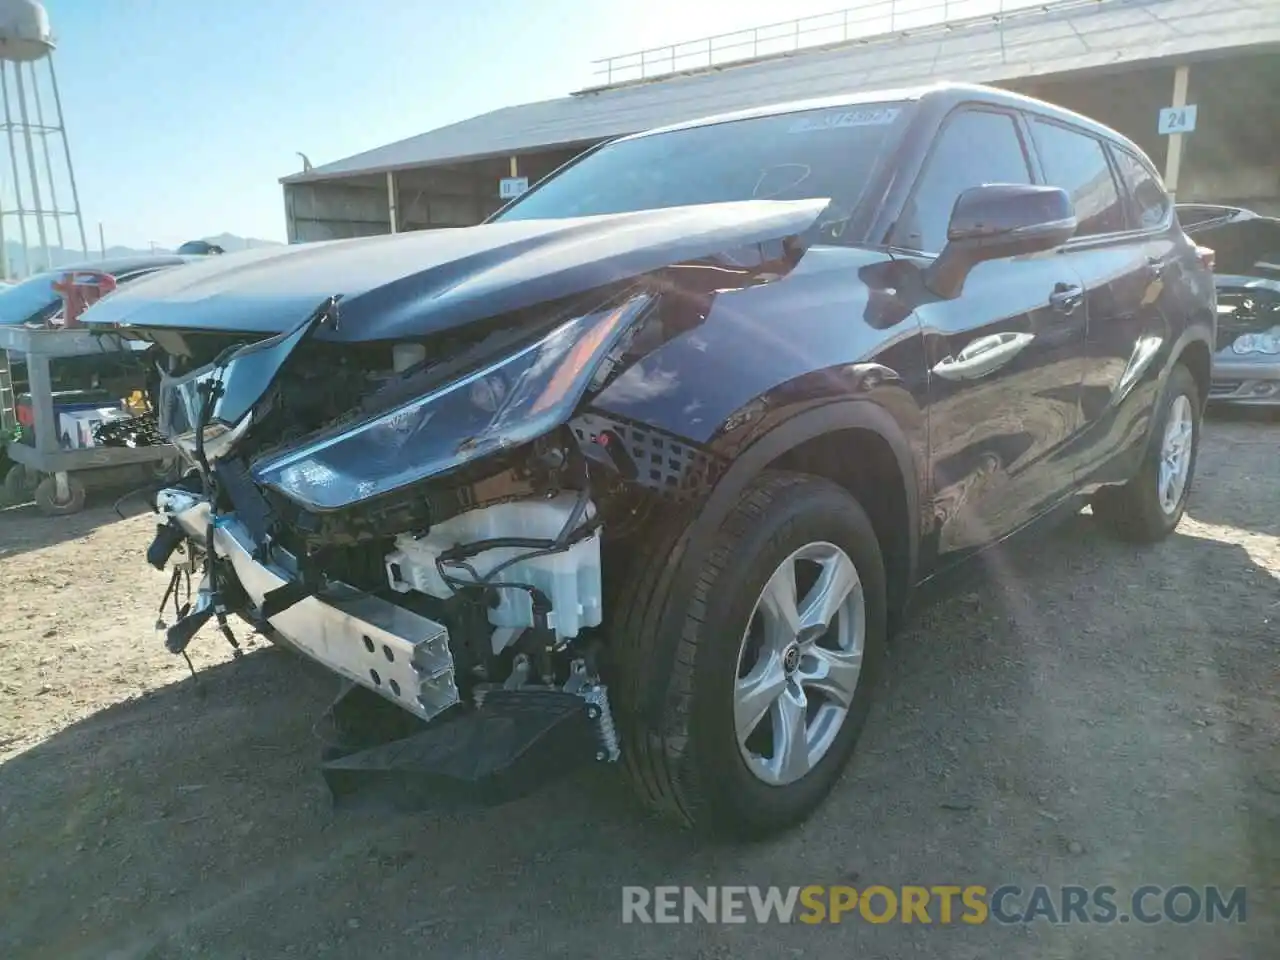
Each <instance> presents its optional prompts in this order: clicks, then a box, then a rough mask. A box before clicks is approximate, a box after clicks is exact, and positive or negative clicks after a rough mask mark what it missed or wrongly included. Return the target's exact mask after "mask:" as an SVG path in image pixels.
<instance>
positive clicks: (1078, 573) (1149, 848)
mask: <svg viewBox="0 0 1280 960" xmlns="http://www.w3.org/2000/svg"><path fill="white" fill-rule="evenodd" d="M1252 569H1254V564H1253V562H1252V560H1251V559H1250V557H1249V555H1248V554H1247V553H1246V552H1245V551H1244V550H1243V549H1241V548H1240V547H1238V546H1233V545H1229V544H1224V543H1221V542H1218V541H1213V540H1207V539H1201V538H1199V537H1196V536H1190V535H1186V534H1181V533H1180V534H1177V535H1175V536H1174V537H1172V538H1170V540H1169V541H1167V542H1166V543H1164V544H1161V545H1159V546H1157V547H1154V548H1151V549H1149V550H1146V551H1135V550H1133V549H1132V548H1130V547H1127V546H1123V545H1120V544H1117V543H1114V542H1112V541H1110V540H1108V539H1106V538H1104V537H1102V536H1100V535H1099V534H1098V533H1097V532H1096V531H1095V529H1094V525H1093V523H1092V521H1091V519H1089V518H1087V517H1079V518H1076V519H1075V520H1074V521H1073V522H1071V523H1069V524H1068V525H1067V526H1066V528H1065V529H1063V530H1062V531H1060V532H1058V533H1057V534H1055V535H1053V536H1050V537H1047V538H1045V539H1043V540H1042V541H1041V542H1039V543H1038V544H1036V545H1035V547H1034V548H1022V549H1018V550H1014V551H1009V552H1001V553H994V554H991V555H990V556H989V557H988V560H987V565H986V572H985V575H984V576H983V577H982V578H981V579H980V580H979V581H978V582H977V584H976V585H975V586H974V587H972V588H971V589H970V591H969V592H967V593H956V594H954V595H952V596H950V597H947V598H945V599H943V600H942V601H941V602H939V603H937V604H935V605H933V606H931V607H930V608H928V609H927V610H926V611H924V612H923V613H922V614H921V615H920V616H919V617H917V618H916V620H915V621H914V622H913V623H912V625H911V626H910V627H909V629H908V630H907V631H906V632H905V633H904V634H903V635H902V636H901V637H899V638H898V639H897V640H896V641H895V643H894V645H893V647H892V650H891V655H890V658H889V664H888V669H887V676H886V677H885V680H884V686H883V689H882V691H881V696H880V697H879V699H878V702H877V704H876V706H875V708H874V710H873V714H872V718H871V720H870V722H869V725H868V728H867V732H866V734H865V736H864V738H863V742H862V744H861V746H860V749H859V753H858V756H857V758H856V761H855V763H854V765H853V768H852V769H851V771H850V773H849V775H847V776H846V777H845V778H844V780H843V781H842V783H841V784H840V785H839V786H838V787H837V789H836V792H835V793H834V795H833V796H832V797H831V799H830V801H829V802H828V803H827V804H826V805H825V806H824V807H823V808H821V810H820V811H819V812H818V814H817V815H816V816H815V817H814V818H813V819H812V820H811V821H810V822H809V823H808V824H807V825H805V826H804V827H803V828H802V829H798V830H792V831H790V832H789V833H786V834H785V835H783V836H782V837H781V838H779V839H776V840H774V841H770V842H768V843H763V844H757V845H752V846H745V847H736V848H735V847H726V846H713V845H706V844H702V843H698V842H695V840H694V839H693V838H692V837H691V836H689V835H688V834H685V833H681V832H678V831H675V830H672V829H669V828H667V827H665V826H663V825H659V824H655V823H654V822H652V821H650V820H648V819H647V818H645V817H644V816H643V815H642V814H640V813H639V812H638V811H637V809H636V807H635V806H634V805H633V804H632V802H631V801H630V799H629V796H628V794H627V793H626V792H625V790H624V789H623V787H622V786H621V785H620V784H619V783H618V781H617V779H616V778H615V777H614V776H613V775H612V771H606V770H602V769H597V770H592V771H589V772H588V773H586V774H584V775H581V776H578V777H576V778H574V779H571V780H568V781H562V782H560V783H558V784H555V785H553V786H552V787H550V788H548V789H547V790H545V791H543V792H542V793H540V794H537V795H535V796H533V797H531V798H528V799H526V800H523V801H521V802H518V803H515V804H512V805H509V806H506V807H503V808H498V809H488V810H477V811H475V812H473V813H468V814H457V813H454V814H450V815H447V816H446V815H433V814H430V813H423V814H417V815H404V814H401V815H394V816H391V815H386V816H382V815H379V816H372V815H367V814H363V813H351V814H346V813H344V814H335V813H334V812H333V811H332V809H331V807H330V804H329V801H328V797H327V795H326V793H325V791H324V789H323V787H322V785H321V782H320V780H319V776H318V773H317V770H316V759H317V745H316V743H315V741H314V740H313V738H312V735H311V732H310V726H311V724H312V722H313V721H314V720H315V719H316V718H317V717H318V715H319V713H320V712H321V710H322V709H323V708H324V706H325V705H326V703H327V702H328V700H329V698H330V697H331V695H332V693H333V692H334V683H333V682H332V680H331V678H329V677H328V676H327V675H326V674H324V673H323V672H322V671H320V670H318V669H315V668H312V667H311V666H309V665H307V664H305V663H303V662H302V661H300V660H298V659H296V658H295V657H293V656H292V655H290V654H288V653H285V652H282V651H276V650H265V651H262V652H257V653H254V654H251V655H249V656H246V657H244V658H243V659H241V660H239V661H233V662H230V663H227V664H225V665H222V666H218V667H216V668H213V669H210V670H207V671H205V672H204V673H203V674H202V675H201V687H202V689H203V696H199V695H198V694H197V688H196V686H195V685H194V684H193V683H192V681H190V680H186V681H183V682H181V683H175V684H173V685H171V686H168V687H165V688H162V689H159V690H156V691H154V692H151V693H148V694H147V695H145V696H142V697H140V698H138V699H135V700H131V701H128V702H125V703H121V704H118V705H116V706H113V707H111V708H109V709H106V710H103V711H101V712H100V713H98V714H96V715H94V716H92V717H90V718H88V719H86V720H84V721H82V722H80V723H76V724H74V725H72V726H69V727H67V728H66V729H64V730H62V731H61V732H60V733H58V734H56V735H55V736H53V737H51V738H50V739H48V740H47V741H45V742H44V743H41V744H40V745H38V746H36V747H34V748H33V749H31V750H29V751H27V752H26V753H23V754H21V755H19V756H17V757H14V758H12V759H11V760H9V761H8V762H7V763H5V764H4V765H3V766H2V767H0V830H2V831H3V836H4V848H5V861H6V868H5V870H3V871H0V916H4V917H5V918H6V920H5V923H4V925H3V929H2V930H0V955H3V956H5V957H12V958H21V957H59V958H64V960H73V958H79V957H85V958H90V957H91V958H94V960H102V958H107V957H156V958H160V957H165V958H167V957H174V956H188V955H191V956H217V957H232V956H234V957H239V956H254V957H263V956H265V957H277V956H299V957H316V956H334V957H357V956H358V957H374V956H378V957H382V956H391V957H406V958H407V957H422V956H435V955H440V956H460V955H474V954H479V955H484V956H512V957H531V956H543V955H548V956H549V955H555V956H561V957H582V958H598V957H600V956H605V955H614V956H619V957H621V956H628V957H653V958H662V960H669V958H671V957H674V956H690V957H701V958H708V960H710V958H728V957H734V958H754V957H761V958H765V957H768V958H776V957H779V956H781V957H787V956H836V955H839V956H852V955H858V956H864V957H886V958H887V957H895V958H896V957H901V956H906V955H912V956H922V957H946V958H948V960H963V958H979V957H982V958H986V957H990V956H994V955H997V954H1000V955H1002V956H1005V957H1010V958H1022V957H1027V958H1033V957H1034V958H1041V957H1048V956H1068V955H1072V956H1086V955H1087V956H1104V955H1105V956H1124V957H1126V958H1137V957H1164V956H1168V955H1177V956H1191V955H1200V956H1207V955H1209V953H1210V952H1213V955H1216V956H1224V957H1225V956H1241V957H1244V956H1262V955H1263V952H1265V950H1266V949H1269V948H1266V947H1264V944H1267V943H1272V944H1274V942H1275V940H1274V936H1275V927H1274V925H1273V924H1274V917H1273V916H1272V917H1269V916H1268V915H1267V914H1266V912H1265V910H1264V909H1263V908H1264V907H1265V906H1266V904H1265V901H1266V900H1267V899H1268V898H1271V899H1272V902H1274V901H1273V896H1274V894H1273V892H1268V891H1266V884H1271V883H1274V882H1275V877H1276V876H1278V875H1280V870H1278V869H1277V868H1278V867H1280V860H1278V851H1280V842H1278V836H1280V827H1278V824H1280V796H1277V793H1280V767H1278V766H1277V758H1276V756H1275V751H1274V736H1275V730H1274V722H1275V706H1276V705H1275V692H1274V689H1272V688H1274V683H1273V682H1271V681H1269V680H1267V677H1268V676H1274V674H1273V673H1269V671H1273V670H1274V663H1275V656H1276V654H1277V649H1276V640H1275V635H1274V632H1273V633H1272V634H1271V635H1267V634H1266V633H1265V630H1264V624H1263V618H1264V615H1265V611H1266V603H1267V602H1268V599H1267V598H1264V597H1262V596H1260V595H1259V594H1258V593H1257V591H1256V590H1255V591H1254V592H1253V593H1246V592H1243V591H1237V592H1231V591H1229V590H1228V591H1225V592H1224V588H1223V584H1224V583H1225V584H1231V583H1237V584H1239V583H1242V582H1244V580H1243V579H1242V574H1244V573H1245V572H1246V571H1250V570H1252ZM1268 579H1269V575H1268ZM1273 616H1274V612H1273ZM1273 624H1274V621H1273ZM203 642H215V641H214V640H212V639H210V638H208V637H203ZM1269 738H1270V739H1269ZM1268 748H1270V749H1268ZM1010 882H1014V883H1019V884H1021V885H1022V886H1023V887H1024V888H1025V889H1030V887H1031V886H1032V885H1034V884H1036V883H1045V884H1073V883H1074V884H1084V885H1095V884H1103V883H1106V884H1113V885H1115V886H1116V887H1117V888H1120V889H1121V890H1124V889H1128V888H1132V887H1133V886H1136V885H1137V884H1139V883H1143V882H1151V883H1159V884H1162V885H1164V886H1171V885H1174V884H1177V883H1193V884H1202V883H1219V884H1224V885H1227V886H1232V885H1236V884H1247V885H1250V890H1251V891H1252V892H1255V893H1256V897H1255V899H1254V900H1253V901H1251V904H1252V905H1253V906H1254V907H1255V909H1254V911H1253V912H1252V913H1251V914H1250V916H1249V921H1250V922H1249V924H1247V925H1245V926H1223V925H1222V924H1219V925H1218V926H1217V927H1215V928H1207V927H1205V926H1204V925H1198V926H1185V927H1183V926H1178V925H1174V924H1164V925H1160V926H1157V927H1140V926H1139V925H1130V926H1127V927H1119V926H1111V927H1097V926H1095V927H1092V928H1082V927H1079V926H1076V927H1058V928H1055V927H1049V926H1047V925H1044V924H1040V925H1032V926H1015V927H1005V926H1000V925H998V924H992V923H988V924H986V925H984V926H976V927H967V926H963V925H956V924H953V925H952V926H951V927H950V928H949V929H947V930H938V929H937V928H936V927H929V926H923V925H918V924H917V925H913V926H903V925H898V924H886V925H883V926H873V925H869V924H866V923H862V922H860V921H854V922H850V923H849V924H848V925H845V926H840V927H833V926H819V927H813V928H810V927H802V926H781V925H772V926H767V927H760V926H757V925H755V924H754V923H751V924H746V925H742V926H735V925H719V926H709V925H705V924H692V925H679V926H664V927H656V928H655V927H647V926H639V925H624V924H622V923H621V902H622V896H621V888H622V886H623V885H629V884H639V885H646V886H652V885H659V884H693V885H696V886H698V887H705V886H706V885H708V884H761V885H764V884H780V885H784V886H790V885H793V884H797V885H803V884H810V883H817V884H852V885H855V886H859V887H863V886H866V885H869V884H873V883H879V884H887V885H889V886H896V885H900V884H925V885H930V884H939V883H957V884H968V883H980V884H983V885H986V886H987V887H988V888H989V889H991V888H994V887H996V886H998V885H1000V884H1002V883H1010Z"/></svg>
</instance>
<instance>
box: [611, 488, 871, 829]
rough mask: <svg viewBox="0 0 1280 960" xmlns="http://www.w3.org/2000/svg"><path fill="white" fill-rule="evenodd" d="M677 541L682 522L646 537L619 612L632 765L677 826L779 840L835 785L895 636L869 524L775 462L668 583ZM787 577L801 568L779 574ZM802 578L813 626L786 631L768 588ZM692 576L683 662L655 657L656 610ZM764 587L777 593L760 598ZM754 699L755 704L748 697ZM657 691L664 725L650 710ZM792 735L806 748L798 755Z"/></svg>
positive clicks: (639, 784)
mask: <svg viewBox="0 0 1280 960" xmlns="http://www.w3.org/2000/svg"><path fill="white" fill-rule="evenodd" d="M681 528H683V525H681ZM677 538H678V531H676V530H675V529H674V527H673V529H672V530H668V531H667V534H666V536H658V537H654V538H652V539H651V542H650V544H649V546H648V549H647V551H646V554H647V555H646V556H644V557H643V558H640V562H638V563H636V564H635V565H634V566H633V568H632V569H633V570H634V571H635V572H636V573H635V575H634V576H633V577H631V578H628V579H629V582H628V583H627V584H626V585H625V586H624V588H623V590H622V591H621V593H622V596H621V597H620V598H619V600H618V606H617V607H616V608H615V609H617V610H618V612H619V617H618V619H617V620H616V621H615V632H614V634H613V637H614V644H613V647H614V651H615V659H614V667H615V670H616V672H617V675H618V676H617V679H616V682H615V683H614V684H613V689H615V690H618V691H619V696H618V697H617V699H616V701H615V702H616V703H617V706H618V708H619V709H618V721H619V726H620V728H621V731H622V734H623V759H624V761H625V769H626V770H627V772H628V775H629V777H630V779H631V781H632V783H633V785H634V786H635V788H636V790H637V792H638V793H639V795H640V797H641V798H642V800H643V801H645V802H646V803H647V804H648V805H649V806H650V807H652V808H654V809H655V810H657V811H658V812H659V813H661V814H663V815H665V816H666V817H668V818H670V819H673V820H675V821H677V822H679V823H682V824H684V825H688V826H693V827H695V828H698V829H701V830H707V831H710V832H715V833H722V834H728V835H731V836H737V837H763V836H768V835H770V834H774V833H778V832H780V831H783V830H786V829H788V828H790V827H793V826H795V825H797V824H799V823H800V822H801V821H803V820H804V819H805V818H806V817H807V816H809V814H811V813H812V812H813V810H814V809H815V808H816V807H817V806H818V805H819V804H820V803H821V802H822V800H823V799H824V798H825V797H826V796H827V794H828V793H829V792H830V791H831V789H832V787H833V786H834V785H835V783H836V781H837V780H838V779H839V777H840V774H841V772H842V771H843V769H844V767H845V766H846V764H847V762H848V760H849V757H850V756H851V754H852V753H853V749H854V746H855V745H856V743H857V740H858V736H859V734H860V733H861V731H862V727H863V724H864V723H865V721H866V716H867V710H868V708H869V706H870V695H871V689H872V687H873V686H874V683H875V680H876V676H877V674H878V672H879V666H880V661H881V658H882V655H883V651H884V644H885V632H886V628H885V621H886V607H887V604H886V599H885V572H884V562H883V560H882V558H881V553H880V547H879V544H878V543H877V541H876V537H875V532H874V529H873V528H872V525H871V521H870V520H869V519H868V517H867V515H866V512H865V511H864V510H863V509H862V507H861V506H860V505H859V504H858V502H857V501H856V500H854V499H853V497H851V496H850V495H849V494H848V493H847V492H846V491H845V490H844V489H842V488H841V487H839V486H837V485H835V484H834V483H831V482H830V481H828V480H824V479H821V478H817V477H812V476H808V475H805V474H796V473H783V472H776V471H766V472H765V473H763V474H761V475H760V476H759V477H758V478H756V479H755V480H754V481H753V482H752V483H751V484H750V485H749V486H748V487H747V488H746V489H745V490H744V491H743V492H742V494H741V497H740V499H739V501H738V503H737V505H736V506H735V507H734V509H733V510H732V511H731V512H730V513H729V516H728V517H727V518H726V519H725V521H724V523H723V524H722V525H721V526H720V528H719V530H717V531H716V532H715V534H714V535H713V539H712V542H711V543H710V545H709V549H708V550H706V551H705V552H703V551H701V550H694V549H692V547H691V548H690V550H689V551H688V552H687V553H686V554H685V555H684V556H685V559H682V560H680V561H678V562H679V563H680V565H681V567H682V568H683V567H690V566H693V565H694V564H695V563H696V564H697V566H696V568H693V569H679V568H678V569H677V570H676V572H675V574H674V575H673V576H671V577H663V576H662V570H663V568H664V567H665V566H666V564H667V563H668V562H669V558H670V556H671V552H672V549H673V546H674V544H675V542H676V539H677ZM690 556H696V557H701V558H704V559H702V560H700V561H695V560H690V559H688V558H689V557H690ZM784 570H789V571H791V573H790V574H787V575H786V576H783V579H782V580H779V579H778V578H779V576H780V575H781V574H780V572H781V571H784ZM791 576H794V585H795V590H794V593H793V596H794V597H795V600H796V603H795V604H794V606H793V607H792V608H791V609H792V610H795V611H798V614H799V617H800V620H801V622H811V623H812V624H813V625H812V626H810V627H809V628H808V629H802V630H800V631H799V632H798V633H796V632H795V631H792V632H791V633H790V634H788V633H787V631H786V630H785V629H781V630H780V629H775V628H776V625H777V624H779V623H784V622H787V618H786V617H785V616H784V617H781V618H778V617H776V616H772V615H769V614H768V610H769V609H772V608H774V607H777V608H779V609H783V608H785V606H786V604H785V602H784V603H781V604H778V603H776V602H774V600H773V599H772V598H773V597H774V596H775V594H774V593H773V592H772V591H773V590H774V589H775V588H776V585H777V584H778V583H784V582H787V578H788V577H791ZM811 578H813V579H811ZM802 580H803V582H802ZM690 581H692V582H693V583H694V585H695V586H694V594H693V599H692V602H690V603H689V605H688V607H687V609H685V610H684V611H683V617H682V618H681V620H682V623H683V629H682V631H681V639H680V642H679V643H678V645H677V646H676V649H675V655H674V658H673V659H669V660H668V661H667V662H656V661H654V659H653V658H654V657H655V656H658V654H657V653H656V650H658V649H660V648H661V644H660V643H658V642H657V638H655V637H654V636H653V635H652V630H653V629H654V627H655V626H656V624H657V623H659V622H661V620H662V619H663V617H661V616H659V615H655V611H658V612H659V613H660V612H662V611H664V610H665V608H666V607H667V605H668V604H670V603H671V602H673V597H672V594H673V593H674V592H675V591H674V590H673V589H672V586H673V584H679V583H686V584H687V583H689V582H690ZM766 586H769V587H770V598H765V597H763V596H762V593H763V591H764V590H765V588H766ZM786 592H787V591H785V590H784V591H783V593H784V594H785V593H786ZM842 596H843V597H845V598H846V599H845V600H841V599H839V598H840V597H842ZM815 598H817V599H815ZM810 601H812V602H810ZM826 611H834V612H833V613H831V614H830V615H826V616H825V622H826V623H828V624H830V625H831V629H830V630H827V631H825V632H823V631H822V628H821V627H820V626H817V625H816V624H818V623H820V622H822V621H823V620H824V614H825V612H826ZM806 614H809V619H808V620H805V619H804V618H805V616H806ZM793 619H794V618H793ZM771 624H772V625H773V626H771ZM787 636H794V637H796V638H797V639H794V640H786V639H785V638H786V637H787ZM778 638H781V639H780V640H779V639H778ZM775 640H777V642H776V643H775ZM775 648H776V649H775ZM859 648H860V650H861V657H860V669H854V667H855V662H856V661H857V660H858V657H857V656H856V654H857V651H858V649H859ZM770 651H773V653H770ZM775 654H776V655H775ZM749 655H750V656H749ZM779 671H781V672H780V673H779ZM766 682H767V684H768V690H767V691H766V690H765V689H764V687H765V686H766ZM775 690H777V691H779V692H778V693H777V694H774V693H773V691H775ZM757 693H758V694H760V695H761V698H760V699H759V700H754V701H752V700H749V699H747V698H749V697H751V696H754V695H755V694H757ZM655 696H656V698H657V702H660V703H661V704H662V706H661V710H660V711H659V715H658V716H657V717H656V718H655V717H652V716H651V714H650V713H649V711H646V710H645V709H644V707H643V705H644V704H645V703H647V702H650V701H651V698H653V697H655ZM771 698H772V699H771ZM753 707H758V708H759V709H753ZM761 710H763V712H761ZM752 717H754V718H755V719H754V721H753V720H752V719H751V718H752ZM744 718H745V719H744ZM788 718H789V719H788ZM766 724H767V729H766ZM775 724H776V725H777V726H776V727H775ZM744 729H745V731H746V732H744ZM788 730H790V736H788V734H787V731H788ZM748 734H749V735H748ZM787 743H792V744H800V745H802V746H801V748H800V749H799V752H798V753H794V754H789V753H788V750H787V746H786V744H787ZM779 744H781V746H779ZM787 756H796V757H798V759H797V760H796V762H795V763H794V764H791V763H788V762H787V761H786V757H787Z"/></svg>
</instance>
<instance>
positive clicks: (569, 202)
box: [495, 103, 907, 220]
mask: <svg viewBox="0 0 1280 960" xmlns="http://www.w3.org/2000/svg"><path fill="white" fill-rule="evenodd" d="M905 106H906V105H905V104H900V103H882V104H864V105H860V106H856V107H851V106H841V107H825V108H822V109H817V110H805V111H801V112H796V113H785V114H775V115H772V116H767V117H753V118H750V119H747V120H733V121H728V122H724V123H713V124H707V125H706V126H700V127H688V128H685V129H681V130H672V131H669V132H667V133H655V134H650V135H648V136H643V137H636V138H634V139H629V140H619V141H615V142H614V143H610V144H608V145H606V146H604V147H601V148H600V149H599V150H596V151H595V152H593V153H591V154H588V155H587V156H585V157H583V158H582V159H581V160H580V161H578V162H577V163H575V164H573V165H572V166H570V167H568V168H566V169H564V170H563V171H561V172H560V173H559V174H557V175H556V176H554V177H552V178H551V179H550V180H547V181H545V182H543V183H541V184H539V185H538V187H537V188H536V189H535V190H532V191H531V192H529V193H527V194H525V196H524V197H522V198H521V199H520V200H519V201H517V202H516V203H515V204H513V205H512V206H510V207H508V208H507V209H506V210H504V211H503V212H502V213H501V214H499V215H498V216H497V217H496V218H495V219H497V220H543V219H560V218H564V217H586V216H593V215H596V214H607V213H629V212H632V211H635V210H653V209H658V208H662V207H677V206H684V205H686V204H697V203H720V202H725V201H732V200H753V199H754V200H809V199H830V200H831V201H832V206H833V208H834V209H837V210H840V211H842V212H843V213H844V214H846V215H847V214H848V213H850V212H852V210H853V208H854V206H855V205H856V204H857V202H858V199H859V197H860V196H861V194H862V190H863V188H864V187H865V185H866V181H867V179H868V177H869V176H870V174H871V169H872V165H873V164H874V163H875V160H876V158H877V157H878V156H879V155H880V153H881V152H882V151H883V150H884V148H885V145H886V143H887V142H888V140H889V137H890V135H891V134H894V133H896V132H897V131H898V130H899V129H900V128H901V125H902V124H901V121H902V119H903V117H904V115H905V114H906V112H907V111H906V109H905Z"/></svg>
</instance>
